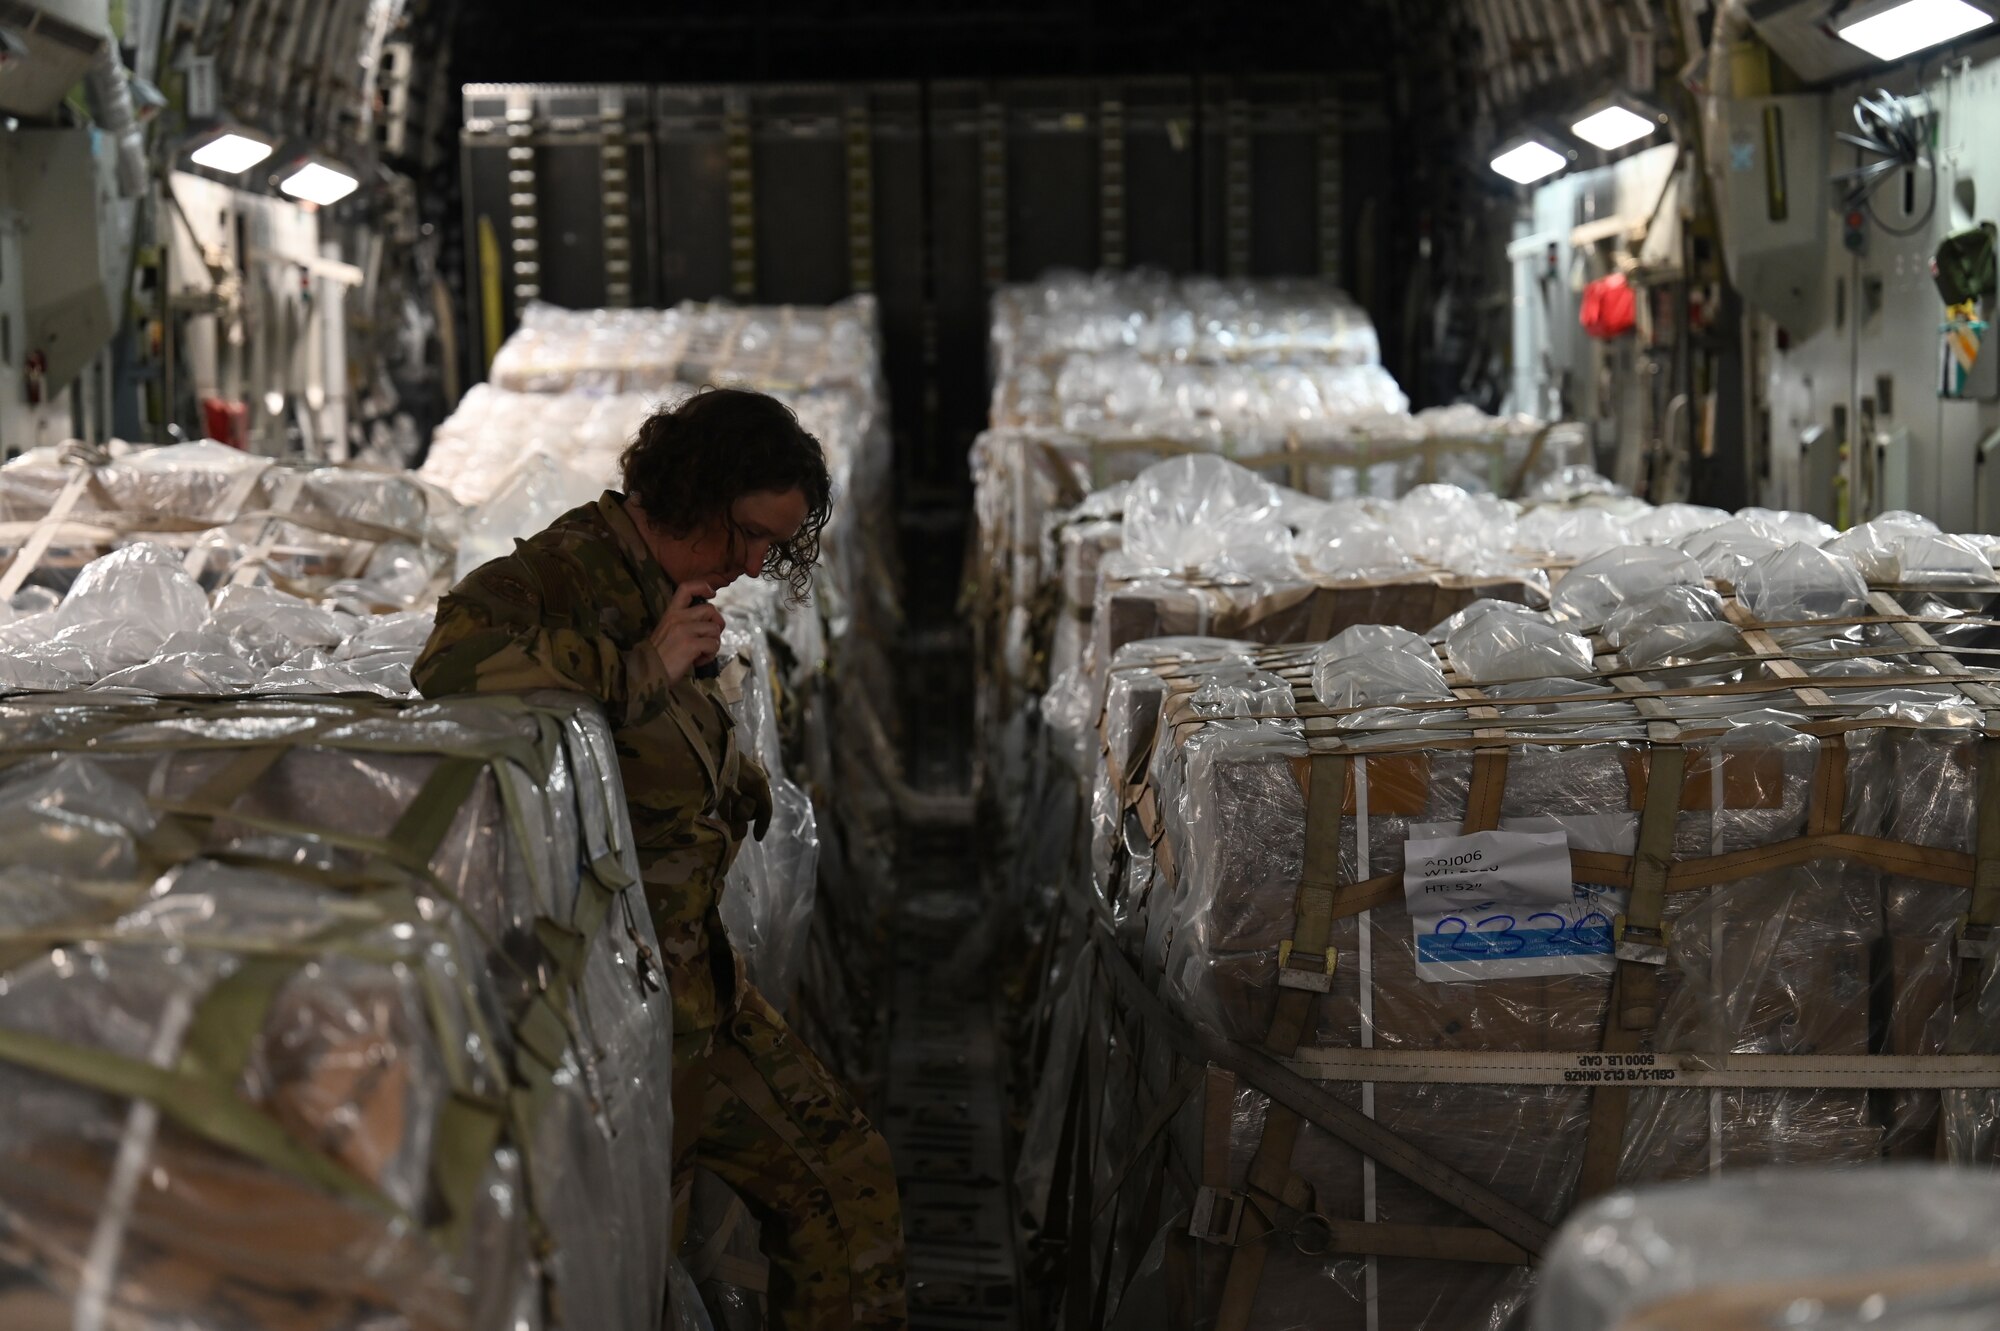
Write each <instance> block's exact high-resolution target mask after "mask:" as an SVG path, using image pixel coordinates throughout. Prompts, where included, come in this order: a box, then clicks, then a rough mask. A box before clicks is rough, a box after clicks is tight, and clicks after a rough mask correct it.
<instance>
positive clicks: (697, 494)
mask: <svg viewBox="0 0 2000 1331" xmlns="http://www.w3.org/2000/svg"><path fill="white" fill-rule="evenodd" d="M619 462H620V466H621V467H623V469H624V473H625V493H626V494H628V495H631V496H633V497H635V498H636V499H638V501H639V507H640V508H641V509H643V510H644V511H645V514H646V517H647V519H648V520H649V521H651V522H654V523H657V524H658V525H659V526H660V527H661V528H663V529H664V530H666V531H667V532H669V533H671V534H672V535H675V536H687V535H690V534H692V533H694V532H696V531H698V530H700V529H701V528H703V527H705V526H707V525H708V524H709V523H710V522H712V521H716V520H720V521H721V522H722V523H723V524H724V525H726V526H727V527H728V529H729V534H730V546H731V550H732V552H733V551H734V550H736V549H737V548H738V546H737V542H738V541H740V540H741V539H742V534H741V532H739V531H738V529H737V527H736V522H735V518H734V516H733V511H732V510H733V509H734V507H735V504H736V501H737V500H738V499H740V498H741V497H743V496H744V495H746V494H755V493H757V492H759V491H777V492H783V491H786V490H797V491H799V492H800V493H801V494H803V495H804V496H805V499H806V520H805V522H804V524H802V525H801V526H800V527H799V529H798V531H797V533H796V534H794V535H793V536H792V538H791V539H790V540H788V541H781V542H778V543H777V544H774V545H773V546H772V547H771V552H770V554H768V555H767V556H765V559H764V576H765V577H767V578H770V579H772V580H773V581H776V582H785V583H789V584H791V589H792V596H793V599H795V600H803V599H804V598H805V596H806V594H807V592H808V591H810V589H811V587H812V571H813V566H814V565H815V564H817V563H818V562H819V537H820V532H821V531H822V530H824V529H825V527H826V520H827V517H828V515H830V514H831V513H832V511H833V480H832V478H831V477H830V476H828V474H827V470H826V454H825V451H824V450H823V449H821V448H820V444H819V440H817V439H815V438H813V436H812V435H811V434H810V433H809V432H808V431H807V430H806V429H805V427H804V426H802V425H800V424H799V418H798V416H797V415H796V414H795V413H794V412H793V411H792V409H791V408H790V407H788V406H786V405H785V404H784V403H782V402H780V401H779V400H778V399H777V398H774V397H771V396H768V395H767V394H764V393H753V392H750V391H749V390H747V389H742V388H704V389H702V390H701V391H700V392H698V393H696V394H695V395H694V396H693V397H690V398H688V399H687V400H686V401H684V402H682V403H681V404H680V405H679V406H677V407H672V408H667V409H663V410H661V411H657V412H655V413H653V415H652V416H650V417H648V418H647V420H646V423H645V424H644V425H641V426H640V427H639V433H638V435H637V436H635V437H634V438H633V440H632V442H631V444H630V445H629V446H628V447H627V448H626V449H625V454H624V456H623V457H622V458H621V459H620V460H619Z"/></svg>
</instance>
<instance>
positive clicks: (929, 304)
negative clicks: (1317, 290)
mask: <svg viewBox="0 0 2000 1331" xmlns="http://www.w3.org/2000/svg"><path fill="white" fill-rule="evenodd" d="M525 91H526V92H527V93H528V94H529V95H531V96H532V98H533V100H534V103H535V113H536V121H535V126H534V142H535V145H536V149H537V152H536V161H535V164H534V165H535V176H536V179H535V186H534V189H535V219H536V221H537V222H538V224H539V237H538V239H539V244H540V245H541V253H540V256H539V261H540V263H541V266H542V270H543V271H542V273H541V275H540V286H541V291H540V298H542V299H546V300H551V301H555V302H558V303H561V304H565V305H582V306H588V305H597V304H602V303H605V301H606V297H607V291H608V286H607V281H606V276H605V272H604V264H605V257H606V250H605V241H604V230H603V225H602V220H601V218H602V214H601V210H602V205H603V197H604V188H605V182H604V179H603V165H604V159H603V157H602V155H601V153H600V151H599V145H601V143H602V142H603V141H604V136H605V134H606V133H607V132H609V133H616V132H618V131H619V129H620V127H621V126H622V128H623V130H624V142H625V143H626V145H627V161H628V170H629V171H630V173H631V196H632V197H631V202H630V210H631V245H630V250H631V253H630V262H631V264H632V278H631V288H632V292H631V299H632V303H633V304H637V305H649V304H650V305H669V304H672V303H674V302H676V301H680V300H684V299H695V300H710V299H718V298H722V299H727V298H731V297H734V296H738V295H742V294H747V295H748V297H749V298H751V299H755V300H759V301H768V302H796V303H822V302H827V301H832V300H837V299H839V298H841V297H843V296H845V295H847V294H848V293H849V292H850V291H851V290H852V289H853V286H854V281H855V273H856V265H855V260H856V256H855V253H854V250H853V248H852V245H851V236H850V223H849V215H850V211H851V206H852V204H853V201H854V199H855V197H856V196H855V195H854V193H853V191H854V189H855V188H856V186H855V180H854V177H853V176H852V175H851V174H850V172H851V170H852V168H853V165H854V164H853V162H852V161H851V160H850V156H849V151H848V128H849V126H850V125H851V124H852V123H853V122H852V121H851V119H850V116H851V115H852V114H853V110H854V108H856V107H857V106H860V107H863V108H865V112H866V121H867V130H868V137H867V142H868V144H869V154H868V160H867V166H866V169H867V170H868V172H869V175H870V180H869V181H868V182H867V191H866V195H865V197H866V198H867V199H868V200H869V201H870V203H869V206H870V208H871V209H872V218H871V220H872V234H873V254H872V258H873V263H872V286H873V290H874V291H875V293H876V295H877V299H878V306H877V308H878V312H879V316H880V327H881V333H882V343H883V351H884V356H885V360H886V365H887V369H888V377H889V384H890V391H891V394H892V419H891V423H892V427H893V428H894V429H895V431H896V433H897V436H898V439H899V450H898V452H899V458H900V459H901V463H900V466H901V475H902V478H903V481H904V484H905V486H906V487H908V486H917V487H920V488H927V489H935V488H937V487H947V488H956V487H961V486H962V485H963V484H964V479H965V477H964V457H965V451H966V449H967V447H968V446H969V445H970V443H971V440H972V437H973V435H974V434H975V433H977V431H978V430H979V429H980V428H982V427H983V425H984V422H985V419H986V411H987V397H988V386H987V375H988V347H987V340H988V335H989V299H990V295H991V284H992V282H994V281H996V280H998V281H1004V280H1013V281H1024V280H1030V279H1032V278H1034V277H1036V276H1038V275H1040V274H1041V273H1043V272H1045V271H1047V270H1049V269H1051V268H1072V269H1091V268H1094V267H1096V266H1097V265H1098V264H1099V263H1100V260H1101V256H1102V254H1103V251H1104V243H1105V234H1106V233H1105V226H1106V211H1105V198H1104V192H1103V184H1104V180H1105V178H1106V177H1105V176H1104V173H1103V172H1102V171H1101V170H1100V165H1101V155H1102V151H1103V142H1102V139H1101V137H1100V135H1101V125H1102V114H1103V107H1104V105H1105V103H1106V101H1107V100H1112V101H1115V102H1116V103H1117V104H1118V107H1119V111H1120V114H1121V115H1122V118H1123V122H1124V134H1123V137H1122V140H1121V142H1122V144H1123V149H1124V175H1125V194H1124V201H1125V211H1124V218H1125V220H1124V231H1123V241H1124V248H1125V256H1126V257H1125V261H1126V264H1127V265H1128V266H1148V267H1156V268H1164V269H1166V270H1168V271H1171V272H1177V273H1186V272H1201V271H1207V272H1215V273H1222V272H1225V271H1227V270H1228V267H1229V260H1230V253H1229V251H1228V249H1227V245H1228V242H1229V240H1230V238H1231V235H1232V232H1231V229H1230V228H1229V227H1228V226H1227V225H1226V222H1227V219H1228V216H1229V214H1228V212H1227V209H1226V203H1227V201H1226V200H1225V197H1224V196H1225V188H1224V187H1225V184H1227V183H1230V182H1233V183H1235V184H1236V185H1237V186H1238V187H1239V196H1238V199H1237V202H1238V203H1239V205H1241V206H1240V207H1239V208H1238V211H1237V213H1236V216H1237V217H1238V219H1239V225H1238V226H1237V227H1236V229H1235V231H1234V233H1233V234H1234V235H1235V237H1236V239H1237V251H1236V254H1237V257H1238V258H1240V260H1241V261H1242V267H1243V270H1244V271H1246V272H1249V273H1255V274H1262V275H1277V274H1285V273H1297V274H1309V273H1315V272H1317V271H1318V270H1319V248H1318V235H1319V221H1320V217H1319V209H1318V205H1317V198H1318V195H1317V190H1318V178H1317V170H1318V141H1317V138H1316V134H1317V130H1318V124H1319V122H1318V119H1317V115H1318V106H1319V103H1318V100H1317V99H1319V98H1320V97H1321V96H1322V93H1323V91H1324V89H1323V87H1322V83H1321V81H1320V80H1318V79H1314V78H1293V79H1259V80H1247V81H1234V82H1232V81H1225V80H1216V79H1210V80H1205V81H1204V80H1197V79H1194V78H1177V77H1147V78H1137V79H1130V80H1088V79H1070V80H1032V81H1015V82H1007V83H988V82H977V81H969V80H963V81H949V80H947V81H938V82H933V83H928V84H910V83H903V84H894V83H886V84H879V85H846V86H841V85H786V86H778V85H739V86H733V87H720V86H695V85H676V86H672V87H660V88H653V89H630V90H626V92H627V93H628V94H629V95H628V96H626V99H625V100H624V101H623V102H621V103H619V104H618V106H619V107H622V108H623V111H624V115H623V119H622V120H620V119H619V117H618V116H616V115H610V116H606V115H605V105H604V103H603V102H602V100H601V99H602V98H603V97H604V96H605V94H606V90H604V89H595V88H573V87H543V86H536V87H533V88H529V89H526V90H525ZM523 94H524V89H523V88H522V87H520V86H513V87H490V88H484V89H480V88H468V89H467V96H466V103H465V105H466V114H467V134H466V141H465V162H466V167H465V171H466V216H467V225H468V234H467V246H466V249H467V253H468V256H469V262H468V278H469V290H470V292H471V295H472V301H471V309H470V317H471V328H472V336H470V337H468V338H467V343H466V344H467V346H468V348H472V349H474V350H473V353H472V354H473V356H474V357H476V355H477V348H478V347H479V345H480V339H479V332H478V330H479V328H480V322H479V318H480V311H479V310H478V306H477V302H478V300H479V299H480V294H481V288H480V283H479V274H478V259H477V253H478V247H477V236H476V223H477V219H478V218H479V217H481V216H486V217H489V218H490V219H491V220H492V222H493V225H494V227H495V230H496V232H497V234H498V238H499V239H500V241H501V242H502V245H503V250H504V247H505V244H506V242H507V240H508V238H509V233H508V229H507V228H508V225H509V219H508V208H509V206H510V196H509V188H510V187H509V182H508V179H507V171H508V163H507V158H506V153H507V147H508V143H509V141H508V139H507V137H506V127H507V123H508V122H507V119H506V117H507V113H508V108H509V105H510V104H512V105H515V106H516V107H518V105H519V104H520V101H521V98H522V96H523ZM996 111H997V114H994V112H996ZM1350 111H1352V112H1354V114H1353V115H1351V116H1350V119H1349V122H1348V123H1350V124H1353V125H1358V124H1359V123H1360V122H1361V120H1363V119H1365V117H1366V110H1365V109H1364V108H1350ZM1378 120H1379V117H1378ZM476 121H477V122H480V123H482V124H484V125H485V132H483V133H474V132H473V131H474V125H475V122H476ZM600 122H601V123H600ZM732 126H737V127H743V128H746V129H747V132H748V143H749V164H750V173H749V182H750V183H749V193H748V201H749V211H748V213H747V214H745V213H742V212H741V211H740V210H739V211H737V212H735V213H734V215H733V213H732V209H733V207H734V205H735V204H740V203H741V202H742V201H743V200H744V198H745V196H744V194H743V192H742V187H741V177H738V181H737V188H736V190H735V192H734V193H732V183H731V174H730V160H731V159H730V155H729V152H730V149H729V144H730V142H731V140H730V139H729V134H730V133H731V127H732ZM989 127H992V128H993V129H994V130H996V131H997V132H996V133H995V134H991V135H989V133H988V129H989ZM1232 129H1233V130H1234V131H1235V133H1234V136H1233V139H1232V136H1231V131H1232ZM1354 132H1355V131H1353V130H1347V131H1344V133H1348V134H1353V133H1354ZM1368 133H1369V134H1370V136H1371V137H1370V138H1369V139H1368V140H1367V146H1365V147H1364V146H1363V144H1362V141H1361V140H1360V139H1359V138H1350V139H1349V140H1347V141H1346V143H1347V147H1348V153H1347V159H1346V160H1347V167H1346V172H1345V174H1346V177H1347V187H1346V190H1345V195H1344V203H1345V207H1344V212H1345V214H1346V217H1345V225H1344V229H1343V230H1344V234H1343V240H1344V243H1345V244H1346V246H1347V247H1348V249H1349V250H1350V251H1351V252H1353V253H1354V254H1355V255H1356V256H1357V258H1356V260H1355V263H1354V264H1353V265H1352V266H1350V267H1349V268H1348V271H1349V272H1350V273H1354V270H1355V269H1356V268H1365V267H1366V266H1367V265H1366V264H1364V263H1362V262H1361V260H1360V258H1359V257H1358V256H1360V254H1361V252H1362V250H1361V247H1363V246H1365V245H1366V243H1367V242H1366V220H1367V217H1368V215H1369V214H1368V212H1367V205H1368V197H1367V196H1368V192H1369V188H1370V184H1369V180H1368V172H1369V167H1368V163H1369V162H1371V161H1373V162H1375V163H1377V168H1376V175H1375V178H1376V179H1378V180H1381V179H1386V178H1387V171H1386V167H1387V160H1386V157H1385V156H1384V152H1385V148H1384V136H1383V135H1382V133H1381V129H1380V125H1379V123H1377V124H1375V125H1372V126H1370V128H1369V130H1368ZM742 141H743V140H741V139H738V140H736V142H737V143H738V144H739V145H740V144H741V143H742ZM1232 142H1233V144H1234V146H1235V147H1236V148H1237V149H1239V150H1240V151H1239V152H1238V153H1237V154H1236V156H1235V157H1234V158H1233V159H1232V158H1231V157H1230V156H1229V155H1228V154H1227V153H1226V151H1225V150H1226V149H1228V148H1229V147H1230V146H1231V144H1232ZM993 144H997V145H998V146H999V150H1000V151H999V154H998V161H999V166H1000V170H999V173H998V175H997V177H996V179H997V180H998V182H999V185H1000V188H999V189H998V190H997V192H996V191H993V190H991V189H990V188H989V182H988V180H987V179H986V177H985V175H984V172H983V167H984V165H985V163H986V160H987V159H986V157H985V156H984V155H983V149H985V148H988V147H990V146H991V145H993ZM517 146H518V143H517ZM1232 160H1233V161H1234V162H1235V164H1236V169H1235V171H1234V172H1233V174H1232V173H1230V172H1229V170H1228V168H1229V166H1230V163H1231V161H1232ZM989 205H992V211H991V212H990V213H989V211H988V208H989ZM745 216H747V217H748V218H749V222H750V225H749V227H748V229H747V234H748V236H749V237H750V238H751V241H752V246H751V248H752V250H753V251H754V255H753V262H752V263H751V264H750V266H749V267H748V268H747V269H733V268H732V257H733V253H732V235H734V236H735V238H736V239H737V240H738V241H739V242H740V240H741V238H742V236H743V235H744V234H746V232H745V231H743V230H740V229H739V230H735V231H732V224H733V217H734V219H735V220H740V219H741V218H742V217H745ZM506 257H508V256H506V255H505V254H504V253H503V258H506ZM507 276H508V278H509V279H510V280H503V282H502V300H503V305H504V308H503V309H502V311H501V314H502V327H503V329H504V330H509V331H511V329H512V327H513V326H514V323H515V321H516V320H517V318H518V314H519V312H518V310H517V309H515V308H514V305H515V303H516V302H515V301H514V299H513V297H512V295H511V287H512V281H511V276H512V275H511V274H509V275H507ZM737 277H741V278H742V279H743V280H744V281H747V282H749V283H751V285H752V288H753V289H751V290H750V291H748V292H747V293H743V292H741V291H740V290H739V288H738V287H737V285H736V282H735V281H734V280H733V279H735V278H737ZM1373 277H1374V274H1373V273H1372V272H1370V273H1365V274H1356V275H1355V276H1353V277H1350V284H1351V285H1357V286H1360V287H1361V288H1362V290H1363V291H1364V293H1365V292H1366V291H1367V289H1368V286H1369V284H1370V283H1371V282H1372V279H1373ZM1357 278H1358V279H1359V280H1358V281H1357ZM1376 294H1377V295H1378V296H1379V297H1380V299H1382V300H1390V299H1393V293H1387V292H1378V293H1376ZM1375 303H1376V302H1375V301H1374V300H1370V304H1371V306H1372V305H1373V304H1375ZM1377 319H1378V322H1384V321H1383V319H1382V314H1381V313H1380V312H1379V311H1378V312H1377ZM473 368H474V374H473V377H475V378H476V377H477V368H478V367H477V366H475V367H473ZM918 441H921V444H919V442H918Z"/></svg>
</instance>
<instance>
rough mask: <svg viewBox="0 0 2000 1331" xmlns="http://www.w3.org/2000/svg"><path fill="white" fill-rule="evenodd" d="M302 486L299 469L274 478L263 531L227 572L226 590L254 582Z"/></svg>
mask: <svg viewBox="0 0 2000 1331" xmlns="http://www.w3.org/2000/svg"><path fill="white" fill-rule="evenodd" d="M305 484H306V473H305V471H304V470H303V469H300V468H287V469H286V471H285V474H284V475H283V476H280V477H279V478H278V487H277V489H276V490H275V491H274V492H273V494H272V497H271V512H270V514H269V516H267V517H265V518H264V528H263V530H262V531H261V532H259V533H258V536H257V539H256V541H255V542H254V543H253V544H252V545H251V547H250V548H249V549H248V550H246V551H244V552H243V558H242V559H240V560H238V561H237V563H236V567H235V568H234V569H232V570H231V571H230V574H229V585H230V586H232V587H247V586H249V585H250V584H251V583H253V582H255V581H256V580H257V572H258V570H259V569H261V568H262V567H263V566H264V561H265V560H267V559H269V558H270V557H271V547H273V546H275V545H276V544H277V543H278V536H279V534H280V533H281V532H283V530H284V525H285V521H286V519H287V518H288V517H289V515H290V513H291V510H292V506H293V505H294V504H296V503H298V501H299V492H300V491H302V490H303V489H305Z"/></svg>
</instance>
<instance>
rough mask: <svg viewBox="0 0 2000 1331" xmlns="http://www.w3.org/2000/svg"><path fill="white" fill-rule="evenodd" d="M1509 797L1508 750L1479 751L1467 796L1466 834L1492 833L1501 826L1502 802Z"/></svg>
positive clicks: (1476, 755)
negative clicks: (1507, 795)
mask: <svg viewBox="0 0 2000 1331" xmlns="http://www.w3.org/2000/svg"><path fill="white" fill-rule="evenodd" d="M1506 794H1507V750H1505V749H1476V750H1474V751H1473V755H1472V782H1471V785H1470V786H1469V787H1468V788H1467V790H1466V796H1465V831H1466V832H1468V833H1471V832H1490V831H1492V830H1494V829H1495V828H1497V827H1499V826H1500V803H1501V801H1502V800H1503V799H1504V798H1505V797H1506Z"/></svg>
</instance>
